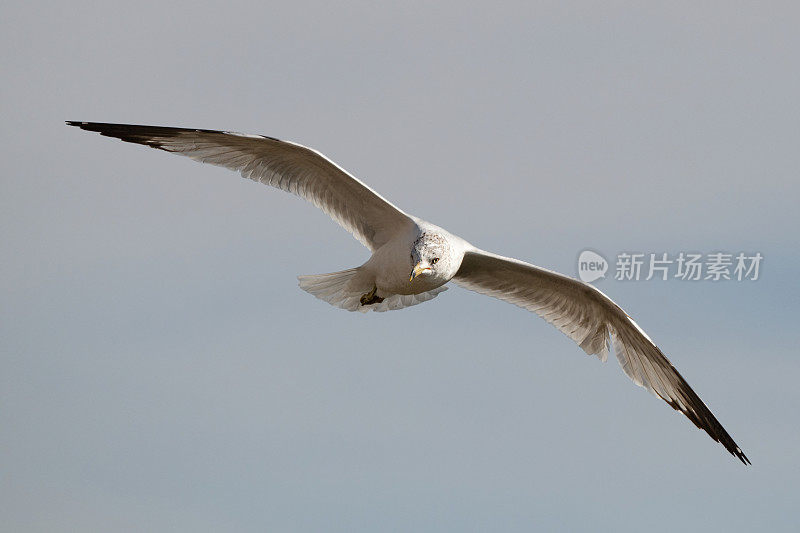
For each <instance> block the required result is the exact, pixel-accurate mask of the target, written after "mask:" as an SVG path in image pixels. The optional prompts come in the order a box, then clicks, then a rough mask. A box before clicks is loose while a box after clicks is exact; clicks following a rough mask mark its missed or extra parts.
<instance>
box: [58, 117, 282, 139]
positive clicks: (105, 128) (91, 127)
mask: <svg viewBox="0 0 800 533" xmlns="http://www.w3.org/2000/svg"><path fill="white" fill-rule="evenodd" d="M66 124H67V126H75V127H77V128H80V129H82V130H86V131H94V132H97V133H99V134H100V135H105V136H106V137H116V138H117V139H122V140H123V141H127V142H134V143H140V144H149V143H143V142H142V141H143V139H144V138H147V137H169V136H172V135H179V134H181V133H211V134H217V135H235V136H239V137H255V138H261V139H267V140H270V141H277V142H283V141H282V140H280V139H277V138H275V137H269V136H266V135H245V134H242V133H237V132H234V131H224V130H208V129H202V128H171V127H168V126H144V125H138V124H113V123H109V122H84V121H78V120H67V121H66Z"/></svg>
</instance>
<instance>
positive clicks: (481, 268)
mask: <svg viewBox="0 0 800 533" xmlns="http://www.w3.org/2000/svg"><path fill="white" fill-rule="evenodd" d="M453 281H455V282H456V283H457V284H459V285H461V286H463V287H465V288H467V289H470V290H473V291H476V292H479V293H481V294H486V295H488V296H493V297H495V298H499V299H500V300H504V301H507V302H509V303H512V304H514V305H517V306H519V307H522V308H523V309H527V310H529V311H533V312H534V313H536V314H538V315H539V316H540V317H542V318H544V319H545V320H546V321H548V322H549V323H551V324H553V325H554V326H555V327H557V328H558V329H559V330H561V331H562V332H563V333H564V334H566V335H567V336H568V337H569V338H571V339H572V340H573V341H575V342H576V343H577V344H578V345H579V346H580V347H581V348H583V350H584V351H585V352H586V353H588V354H590V355H591V354H596V355H597V356H598V357H600V359H602V360H604V361H605V360H606V358H607V357H608V350H609V347H610V346H611V345H612V344H613V347H614V353H615V354H616V356H617V359H618V360H619V363H620V365H621V366H622V369H623V370H624V371H625V373H626V374H627V375H628V377H630V378H631V379H632V380H633V381H634V383H636V384H637V385H639V386H641V387H644V388H646V389H647V390H649V391H650V392H652V393H653V394H655V395H656V396H658V397H660V398H662V399H663V400H665V401H666V402H667V403H668V404H670V405H671V406H672V407H673V408H674V409H676V410H678V411H680V412H682V413H683V414H684V415H686V416H687V417H688V418H689V419H690V420H691V421H692V422H693V423H694V424H695V425H696V426H697V427H698V428H700V429H702V430H704V431H706V433H708V434H709V435H710V436H711V438H712V439H714V440H716V441H717V442H720V443H721V444H722V445H723V446H725V448H726V449H727V450H728V451H729V452H731V453H732V454H733V455H735V456H736V457H738V458H739V459H740V460H741V461H742V462H743V463H745V464H749V461H748V459H747V457H746V456H745V455H744V453H742V450H741V449H740V448H739V446H737V445H736V443H735V442H734V441H733V439H732V438H731V436H730V435H728V432H727V431H725V429H724V428H723V427H722V425H721V424H720V423H719V421H717V419H716V418H715V417H714V415H713V414H712V413H711V411H710V410H709V409H708V407H706V405H705V404H704V403H703V401H702V400H700V398H699V397H698V396H697V394H696V393H695V392H694V391H693V390H692V389H691V387H689V384H688V383H686V380H684V379H683V377H682V376H681V375H680V374H679V373H678V371H677V370H676V369H675V367H674V366H672V363H670V362H669V360H668V359H667V358H666V357H665V356H664V354H663V353H661V350H660V349H659V348H658V347H657V346H656V345H655V344H654V343H653V341H651V340H650V338H649V337H648V336H647V335H646V334H645V333H644V331H642V329H641V328H640V327H639V326H638V325H637V324H636V322H634V321H633V319H632V318H631V317H630V316H628V315H627V313H625V311H623V310H622V308H620V307H619V306H618V305H617V304H615V303H614V302H613V301H612V300H611V299H610V298H609V297H608V296H606V295H605V294H603V293H602V292H600V291H599V290H598V289H596V288H595V287H593V286H591V285H589V284H587V283H583V282H580V281H578V280H575V279H572V278H570V277H567V276H564V275H562V274H558V273H557V272H552V271H550V270H546V269H544V268H540V267H537V266H535V265H531V264H529V263H525V262H523V261H518V260H516V259H511V258H508V257H502V256H499V255H495V254H492V253H489V252H484V251H483V250H473V251H468V252H467V253H466V254H465V255H464V259H463V261H462V263H461V268H460V269H459V271H458V273H457V274H456V276H455V277H454V278H453Z"/></svg>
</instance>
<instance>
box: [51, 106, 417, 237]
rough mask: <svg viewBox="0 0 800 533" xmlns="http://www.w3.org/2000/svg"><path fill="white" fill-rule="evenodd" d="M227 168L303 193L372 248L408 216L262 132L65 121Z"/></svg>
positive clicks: (311, 155) (312, 155) (321, 161)
mask: <svg viewBox="0 0 800 533" xmlns="http://www.w3.org/2000/svg"><path fill="white" fill-rule="evenodd" d="M67 124H69V125H71V126H78V127H80V128H81V129H84V130H88V131H95V132H98V133H100V134H101V135H105V136H107V137H115V138H117V139H121V140H123V141H126V142H132V143H137V144H143V145H146V146H150V147H153V148H158V149H160V150H164V151H167V152H171V153H174V154H178V155H183V156H186V157H189V158H191V159H194V160H195V161H199V162H201V163H210V164H212V165H217V166H221V167H225V168H229V169H231V170H236V171H238V172H240V173H241V174H242V176H244V177H245V178H248V179H251V180H253V181H257V182H260V183H264V184H266V185H271V186H273V187H277V188H278V189H282V190H284V191H287V192H290V193H292V194H295V195H297V196H300V197H301V198H304V199H306V200H308V201H309V202H311V203H312V204H314V205H315V206H317V207H319V208H320V209H322V210H323V211H324V212H325V213H327V214H328V215H329V216H330V217H331V218H332V219H333V220H335V221H336V222H337V223H339V224H340V225H341V226H342V227H343V228H345V229H346V230H348V231H349V232H350V233H352V234H353V236H354V237H356V238H357V239H358V240H359V241H360V242H361V243H362V244H364V246H366V247H367V248H369V249H370V250H372V251H374V250H376V249H378V248H380V247H381V246H382V245H383V244H385V243H386V242H387V241H389V240H390V239H391V238H392V236H393V235H394V234H395V233H396V232H398V231H401V230H402V229H404V228H407V227H409V225H411V224H413V221H412V220H411V218H410V217H409V216H408V215H406V214H405V213H403V212H402V211H401V210H400V209H398V208H397V207H395V206H394V205H392V204H391V203H389V202H388V201H387V200H385V199H384V198H383V197H381V196H380V195H379V194H378V193H376V192H375V191H373V190H372V189H370V188H369V187H367V186H366V185H365V184H364V183H362V182H361V181H359V180H358V179H356V178H355V177H353V176H351V175H350V174H349V173H347V172H346V171H345V170H344V169H342V168H341V167H339V166H338V165H336V163H334V162H333V161H331V160H329V159H328V158H326V157H325V156H324V155H322V154H320V153H319V152H317V151H315V150H312V149H311V148H306V147H305V146H301V145H299V144H295V143H292V142H288V141H281V140H278V139H274V138H272V137H264V136H261V135H244V134H241V133H233V132H226V131H215V130H199V129H184V128H166V127H160V126H135V125H130V124H103V123H98V122H67Z"/></svg>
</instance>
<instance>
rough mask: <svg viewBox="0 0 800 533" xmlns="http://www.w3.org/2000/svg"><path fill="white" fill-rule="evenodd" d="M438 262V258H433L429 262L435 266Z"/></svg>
mask: <svg viewBox="0 0 800 533" xmlns="http://www.w3.org/2000/svg"><path fill="white" fill-rule="evenodd" d="M438 262H439V258H438V257H434V258H433V260H432V261H431V264H432V265H435V264H436V263H438Z"/></svg>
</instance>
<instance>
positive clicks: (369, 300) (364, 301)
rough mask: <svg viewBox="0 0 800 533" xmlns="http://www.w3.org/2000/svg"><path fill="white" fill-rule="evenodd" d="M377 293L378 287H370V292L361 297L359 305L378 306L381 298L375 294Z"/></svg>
mask: <svg viewBox="0 0 800 533" xmlns="http://www.w3.org/2000/svg"><path fill="white" fill-rule="evenodd" d="M376 292H378V287H377V286H376V287H372V290H371V291H369V292H368V293H366V294H364V295H363V296H361V305H370V304H379V303H381V302H382V301H383V298H381V297H380V296H378V295H377V294H375V293H376Z"/></svg>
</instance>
